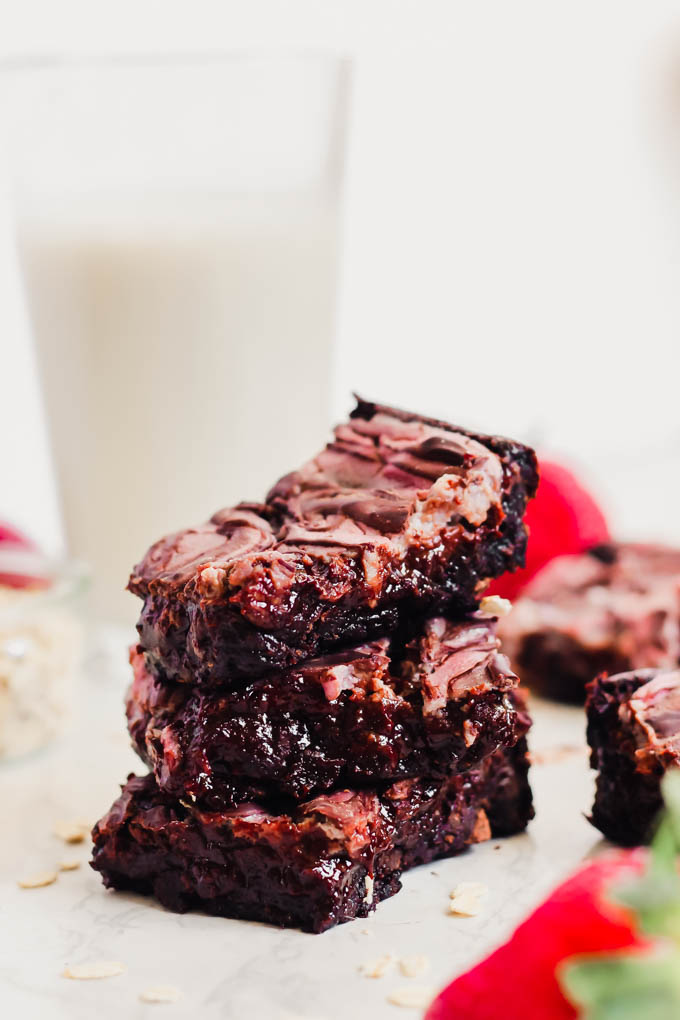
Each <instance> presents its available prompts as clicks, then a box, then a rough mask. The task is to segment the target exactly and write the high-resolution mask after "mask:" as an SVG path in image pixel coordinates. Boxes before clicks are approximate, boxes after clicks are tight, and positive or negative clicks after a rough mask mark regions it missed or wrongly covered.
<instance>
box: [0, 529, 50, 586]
mask: <svg viewBox="0 0 680 1020" xmlns="http://www.w3.org/2000/svg"><path fill="white" fill-rule="evenodd" d="M40 560H41V557H40V554H39V552H38V547H37V546H36V544H35V542H33V540H32V539H30V538H28V536H27V535H24V534H23V532H21V531H19V530H18V528H15V527H14V526H13V525H11V524H7V522H6V521H0V585H5V586H7V587H9V588H27V587H29V586H35V587H44V586H45V585H46V584H48V583H49V581H48V580H47V578H45V577H43V576H41V573H40V567H44V564H43V563H42V562H40V563H38V562H37V561H40ZM36 567H38V569H36Z"/></svg>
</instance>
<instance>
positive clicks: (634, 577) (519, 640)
mask: <svg viewBox="0 0 680 1020" xmlns="http://www.w3.org/2000/svg"><path fill="white" fill-rule="evenodd" d="M500 635H501V639H502V641H503V647H504V649H505V651H506V652H507V654H508V655H509V657H510V660H511V662H512V664H513V668H514V669H516V670H517V672H518V673H519V675H520V676H521V677H522V680H523V682H525V683H527V684H528V685H529V686H530V687H532V688H533V689H534V690H535V691H537V692H538V693H540V694H544V695H546V696H548V697H552V698H557V699H559V700H561V701H572V702H582V701H583V699H584V697H585V688H586V684H587V683H589V682H590V681H591V680H592V679H593V677H595V676H596V675H597V674H598V673H600V672H607V673H610V674H613V673H622V672H627V671H630V670H636V669H642V668H646V667H651V668H673V667H674V666H676V665H677V664H678V662H680V550H678V549H671V548H666V547H664V546H653V545H636V544H630V543H628V544H617V545H614V544H612V545H606V546H596V547H595V548H593V549H591V550H589V551H588V552H586V553H583V554H582V555H577V556H560V557H558V558H557V559H555V560H553V561H552V562H551V563H549V564H548V565H547V566H546V567H544V568H543V570H541V571H540V573H538V574H537V575H536V577H535V578H534V579H533V580H532V581H531V582H530V583H529V584H528V585H527V587H526V588H525V589H524V591H523V593H522V597H521V598H520V599H518V601H517V602H516V603H515V606H514V608H513V610H512V612H511V613H510V614H509V616H507V617H505V618H504V619H503V621H502V622H501V625H500Z"/></svg>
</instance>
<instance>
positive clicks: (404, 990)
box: [387, 985, 435, 1009]
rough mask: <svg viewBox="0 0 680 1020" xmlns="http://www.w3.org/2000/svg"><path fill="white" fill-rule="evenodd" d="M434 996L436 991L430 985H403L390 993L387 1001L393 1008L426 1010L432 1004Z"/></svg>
mask: <svg viewBox="0 0 680 1020" xmlns="http://www.w3.org/2000/svg"><path fill="white" fill-rule="evenodd" d="M434 995H435V990H434V988H431V987H430V986H429V985H403V987H401V988H395V989H394V990H393V991H392V992H390V994H389V995H388V996H387V1001H388V1002H389V1003H390V1005H392V1006H403V1007H405V1008H407V1009H425V1007H426V1006H429V1004H430V1003H431V1002H432V1000H433V998H434Z"/></svg>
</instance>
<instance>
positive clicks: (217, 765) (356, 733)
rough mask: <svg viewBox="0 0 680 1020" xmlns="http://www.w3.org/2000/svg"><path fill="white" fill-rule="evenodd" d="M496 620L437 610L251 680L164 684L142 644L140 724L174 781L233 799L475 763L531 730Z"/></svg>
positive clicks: (219, 799) (208, 805)
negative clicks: (398, 630) (399, 637)
mask: <svg viewBox="0 0 680 1020" xmlns="http://www.w3.org/2000/svg"><path fill="white" fill-rule="evenodd" d="M496 622H497V621H496V619H495V618H494V617H492V616H487V615H485V614H484V613H483V612H481V611H480V612H478V613H476V614H474V616H472V617H470V618H468V619H467V620H463V621H458V622H453V621H450V620H447V619H445V618H443V617H434V618H430V619H428V620H427V621H425V622H424V623H423V624H422V625H421V626H420V627H419V629H418V633H417V635H416V636H414V638H413V639H412V640H411V641H410V642H408V643H407V644H406V645H405V646H404V645H401V644H400V643H399V642H394V641H390V640H389V639H388V638H380V639H377V640H376V641H373V642H371V643H368V644H364V645H359V646H358V647H355V648H352V649H349V650H346V651H344V652H336V653H333V654H329V655H326V656H324V657H323V658H319V659H314V660H311V661H309V662H306V663H304V664H301V665H299V666H293V667H290V668H289V669H287V670H280V671H277V672H274V673H267V674H265V676H263V677H259V678H257V679H254V680H249V681H247V682H244V683H242V684H241V685H229V686H226V687H224V688H219V689H215V688H213V687H209V688H207V689H206V688H205V687H200V686H199V687H191V686H189V685H188V684H169V683H159V682H158V681H156V680H155V679H154V677H153V676H152V675H151V674H150V672H149V670H148V669H147V666H146V663H145V660H144V657H143V656H142V654H141V652H140V651H139V649H133V651H132V653H131V662H132V666H133V673H134V680H133V684H132V686H131V688H130V691H129V692H128V697H127V716H128V727H129V730H130V734H131V736H132V740H133V745H134V747H135V749H136V750H137V752H138V754H139V755H140V757H141V758H142V759H143V760H144V761H145V762H146V763H147V764H148V765H149V766H150V767H151V768H152V770H153V772H154V774H155V776H156V781H157V783H158V785H159V787H160V788H161V790H163V791H164V792H165V793H168V794H170V795H171V796H173V797H177V798H179V797H184V798H187V799H192V800H194V801H195V802H198V803H199V804H200V806H201V807H203V808H204V809H209V810H213V811H220V810H226V809H228V808H231V807H234V806H236V805H237V804H239V803H241V802H242V801H248V800H256V801H258V803H268V802H270V801H271V800H276V799H277V798H281V797H290V798H294V799H296V800H305V799H308V798H309V797H311V796H313V795H314V794H317V793H321V792H322V791H324V790H329V789H332V788H334V787H335V788H337V787H338V786H354V785H356V784H359V785H360V786H364V785H367V784H373V785H375V784H376V783H377V782H382V781H385V780H387V781H390V782H394V781H396V780H398V779H405V778H411V777H417V776H422V775H428V776H430V777H433V778H434V777H444V776H446V775H448V774H451V773H453V772H462V771H465V770H467V769H469V768H471V767H473V766H474V765H477V764H478V763H479V762H480V761H481V760H482V759H483V758H486V757H487V756H488V755H489V754H491V753H492V752H494V751H495V750H496V749H497V748H498V747H500V746H501V745H510V744H512V743H514V741H515V740H516V739H517V736H518V733H519V732H520V730H521V726H522V720H521V709H520V708H519V707H518V705H517V703H516V701H515V700H514V699H513V692H514V689H515V688H516V686H517V682H518V681H517V677H516V676H515V674H514V673H513V672H512V671H511V670H510V664H509V662H508V660H507V659H506V657H505V656H504V655H502V654H501V652H500V648H499V642H498V639H497V637H496V633H495V632H496Z"/></svg>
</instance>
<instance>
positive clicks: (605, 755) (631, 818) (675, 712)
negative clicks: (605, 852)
mask: <svg viewBox="0 0 680 1020" xmlns="http://www.w3.org/2000/svg"><path fill="white" fill-rule="evenodd" d="M586 710H587V714H588V743H589V744H590V748H591V753H590V764H591V766H592V768H594V769H597V771H598V776H597V783H596V792H595V803H594V805H593V813H592V817H591V821H592V823H593V825H595V826H596V827H597V828H598V829H599V830H600V831H601V832H602V833H603V834H604V835H605V836H606V837H607V839H610V840H612V841H613V842H614V843H622V844H624V845H626V846H635V845H637V844H639V843H645V842H647V841H648V840H649V838H650V837H651V835H652V834H653V831H654V827H655V822H656V818H657V815H658V813H659V811H660V810H661V807H662V797H661V779H662V777H663V775H664V773H665V772H666V770H667V769H669V768H677V767H678V766H679V765H680V670H672V671H664V670H655V669H641V670H637V671H634V672H628V673H620V674H619V675H618V676H606V675H603V676H599V677H597V678H596V679H595V680H594V681H593V682H592V683H591V684H590V685H589V687H588V699H587V702H586Z"/></svg>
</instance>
